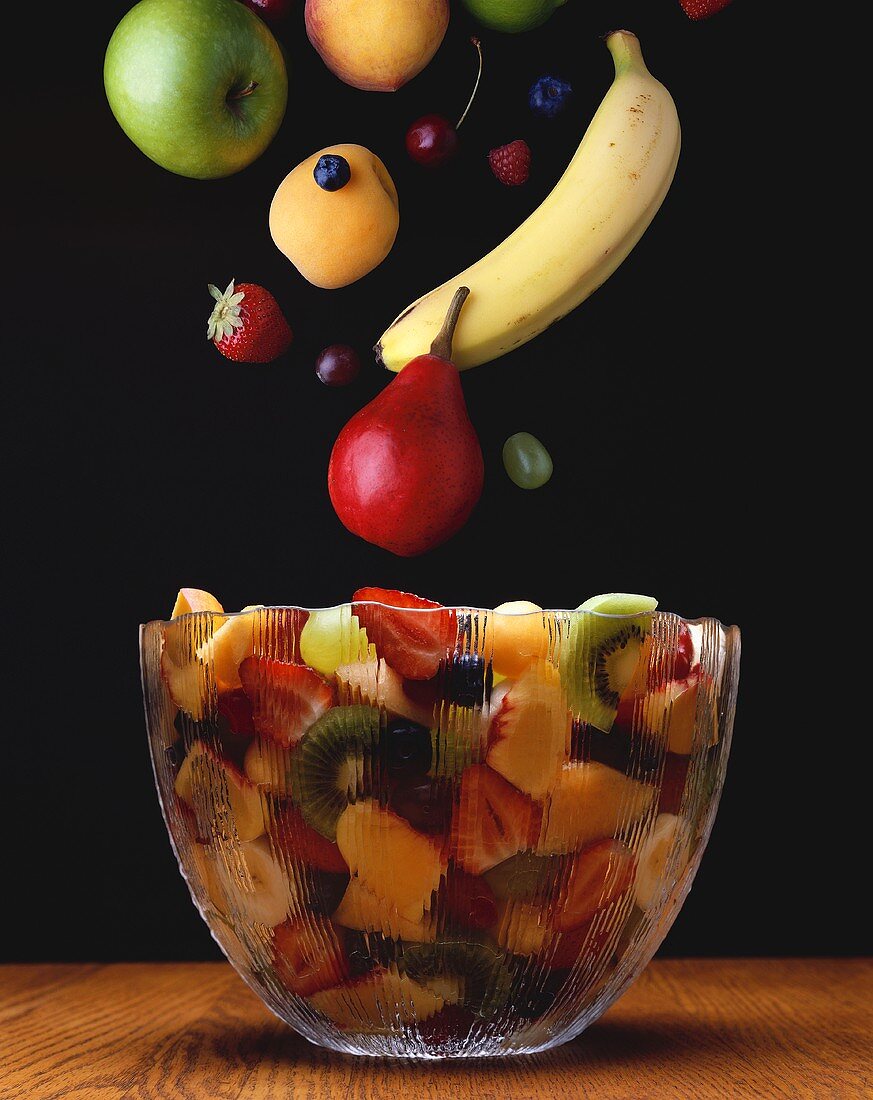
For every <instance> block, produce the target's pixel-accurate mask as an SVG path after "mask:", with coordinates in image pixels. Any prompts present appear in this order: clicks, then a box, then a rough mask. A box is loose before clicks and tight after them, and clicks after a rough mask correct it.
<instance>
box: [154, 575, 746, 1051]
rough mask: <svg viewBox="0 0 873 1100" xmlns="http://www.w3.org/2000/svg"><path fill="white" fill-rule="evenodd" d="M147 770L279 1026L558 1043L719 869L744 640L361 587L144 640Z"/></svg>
mask: <svg viewBox="0 0 873 1100" xmlns="http://www.w3.org/2000/svg"><path fill="white" fill-rule="evenodd" d="M142 654H143V670H144V683H145V691H146V708H147V715H148V723H149V732H150V739H151V746H152V753H153V759H154V763H155V772H156V776H157V781H158V787H159V792H160V795H161V800H162V804H163V808H164V812H165V817H166V820H167V824H168V827H169V830H170V833H171V837H172V840H173V844H174V847H175V849H176V852H177V854H178V857H179V860H180V864H181V867H182V870H183V872H184V874H185V877H186V878H187V880H188V882H189V885H190V887H191V891H192V894H193V897H194V900H195V901H196V903H197V905H198V907H199V908H200V910H201V912H202V914H203V916H204V918H205V919H206V920H207V922H208V924H209V926H210V928H211V930H212V932H213V934H214V936H215V938H216V939H217V940H218V942H219V943H220V945H221V947H222V948H223V949H224V951H225V953H226V954H227V956H228V958H229V959H230V960H231V961H232V962H233V963H234V965H235V966H236V967H237V969H238V970H239V971H240V973H241V974H242V975H243V977H244V978H245V979H246V980H247V981H248V982H249V983H250V984H251V985H253V987H254V988H255V989H256V990H257V992H258V993H259V995H260V996H261V997H262V998H263V999H264V1000H265V1001H266V1003H267V1004H268V1005H269V1006H270V1007H271V1008H272V1009H273V1010H274V1011H275V1012H276V1013H278V1014H279V1015H280V1016H281V1017H282V1018H283V1019H285V1020H287V1021H288V1022H289V1023H290V1024H292V1025H293V1026H294V1027H295V1028H297V1029H298V1030H299V1031H300V1032H302V1033H303V1034H304V1035H306V1036H307V1037H309V1038H310V1039H313V1040H314V1041H316V1042H319V1043H322V1044H324V1045H328V1046H332V1047H334V1048H336V1049H340V1050H347V1051H356V1052H359V1053H370V1054H403V1055H418V1056H428V1055H447V1054H448V1055H465V1054H477V1055H481V1054H496V1053H505V1052H508V1051H515V1050H526V1051H530V1050H537V1049H544V1048H545V1047H547V1046H551V1045H553V1044H554V1043H556V1042H559V1041H562V1040H563V1039H566V1038H569V1037H571V1036H572V1035H573V1034H576V1033H578V1032H579V1031H581V1030H582V1028H583V1027H584V1026H586V1024H587V1023H589V1022H590V1021H591V1020H592V1019H594V1018H595V1017H596V1016H597V1015H599V1014H600V1012H602V1011H603V1010H604V1008H605V1007H606V1006H607V1005H608V1004H609V1003H610V1002H611V1001H612V1000H613V999H614V998H615V997H616V996H617V995H618V994H619V993H620V992H621V990H622V989H623V988H624V987H625V986H626V985H627V984H628V982H629V981H630V980H632V979H633V977H634V976H635V975H636V974H637V973H638V972H639V971H640V970H641V969H642V967H643V966H644V965H645V963H646V962H647V961H648V959H649V957H650V956H651V954H652V953H653V952H654V950H655V949H656V947H657V945H658V943H660V941H661V940H662V939H663V936H664V935H665V934H666V932H667V929H668V928H669V925H670V923H671V922H672V919H673V917H674V916H675V913H676V911H677V910H678V907H679V904H680V903H681V901H682V899H683V898H684V895H685V892H687V890H688V888H689V886H690V883H691V879H692V877H693V874H694V871H695V869H696V866H697V862H698V860H699V858H700V855H701V853H702V849H703V846H704V844H705V840H706V837H707V835H708V831H709V828H710V826H711V823H712V818H713V815H714V812H715V806H716V803H717V799H718V794H719V791H720V787H721V783H722V780H723V776H724V767H725V763H726V754H727V747H728V742H729V739H730V732H731V724H732V718H733V702H734V696H735V690H736V669H737V658H738V640H737V636H736V631H735V628H730V629H728V628H725V627H722V626H721V625H720V624H719V623H717V622H716V621H715V620H712V619H705V620H698V621H686V620H684V619H681V618H679V617H678V616H676V615H672V614H666V613H663V612H659V611H657V610H656V602H655V601H654V600H653V599H650V598H648V597H644V596H633V595H628V594H616V593H612V594H608V595H605V596H598V597H594V598H593V599H591V600H589V601H586V603H584V604H582V605H581V606H580V607H579V608H578V609H577V610H575V611H548V610H543V609H542V608H540V607H538V606H537V605H536V604H532V603H529V602H526V601H516V602H513V603H507V604H503V605H501V606H500V607H498V608H496V609H494V610H493V611H491V610H484V609H475V608H458V607H446V606H443V605H441V604H438V603H435V602H433V601H430V600H426V599H422V598H420V597H418V596H414V595H410V594H408V593H403V592H397V591H389V590H385V589H381V588H361V589H359V590H358V591H357V592H355V593H354V595H353V597H352V599H351V601H350V602H349V603H347V604H343V605H341V606H338V607H334V608H329V609H322V610H315V611H306V610H304V609H302V608H298V607H263V606H260V605H256V606H252V607H249V608H246V609H245V610H244V611H242V612H239V613H236V614H229V613H226V612H225V611H224V609H223V607H222V606H221V604H220V603H219V602H218V600H217V599H216V598H215V597H213V596H212V595H210V594H209V593H206V592H202V591H199V590H195V589H183V590H182V591H181V592H180V593H179V597H178V599H177V601H176V605H175V607H174V608H173V612H172V615H171V618H170V619H169V620H168V621H165V622H156V623H150V624H149V625H148V626H146V627H144V628H143V634H142Z"/></svg>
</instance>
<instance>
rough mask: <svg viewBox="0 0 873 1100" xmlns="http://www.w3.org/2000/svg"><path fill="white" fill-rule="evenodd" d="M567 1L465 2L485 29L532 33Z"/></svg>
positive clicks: (485, 0)
mask: <svg viewBox="0 0 873 1100" xmlns="http://www.w3.org/2000/svg"><path fill="white" fill-rule="evenodd" d="M566 2H567V0H464V3H465V4H466V6H467V7H468V8H469V10H470V11H471V12H472V13H473V15H475V17H476V18H477V19H478V20H479V22H480V23H482V25H483V26H485V27H491V29H492V30H495V31H509V32H510V33H513V34H516V33H518V32H519V31H530V30H533V28H534V27H539V26H540V25H541V24H543V23H545V21H546V20H547V19H548V18H549V16H550V15H551V14H552V13H553V12H554V11H555V9H556V8H559V7H561V5H562V4H565V3H566Z"/></svg>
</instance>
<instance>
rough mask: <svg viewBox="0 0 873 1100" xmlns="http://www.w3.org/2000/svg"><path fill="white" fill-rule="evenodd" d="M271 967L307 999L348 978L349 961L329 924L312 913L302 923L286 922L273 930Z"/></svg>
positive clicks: (299, 994) (292, 988)
mask: <svg viewBox="0 0 873 1100" xmlns="http://www.w3.org/2000/svg"><path fill="white" fill-rule="evenodd" d="M273 965H274V967H275V968H276V974H277V976H278V977H279V980H280V981H281V982H282V983H283V985H284V986H285V987H286V988H287V989H289V990H290V991H291V992H292V993H296V994H298V996H301V997H309V996H311V995H312V994H313V993H317V992H318V991H319V990H321V989H330V988H331V987H332V986H335V985H340V984H341V983H342V982H343V981H345V979H346V978H347V977H348V976H349V962H348V958H347V957H346V953H345V951H344V950H343V948H342V946H341V944H340V941H339V939H338V937H337V934H336V930H335V929H334V927H333V925H332V924H331V923H330V921H328V920H326V919H325V918H324V917H321V916H318V915H317V914H315V913H309V914H308V915H307V917H306V919H305V920H287V921H285V923H284V924H280V925H279V926H278V928H275V929H274V930H273Z"/></svg>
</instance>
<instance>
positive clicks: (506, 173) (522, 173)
mask: <svg viewBox="0 0 873 1100" xmlns="http://www.w3.org/2000/svg"><path fill="white" fill-rule="evenodd" d="M488 163H489V164H490V165H491V171H492V172H493V173H494V175H495V176H496V177H497V178H498V179H499V180H500V182H501V183H505V184H506V186H507V187H518V186H519V185H520V184H522V183H526V182H527V177H528V176H529V175H530V146H529V145H528V143H527V142H526V141H511V142H510V143H509V144H508V145H501V146H499V148H497V149H492V150H491V152H490V153H489V154H488Z"/></svg>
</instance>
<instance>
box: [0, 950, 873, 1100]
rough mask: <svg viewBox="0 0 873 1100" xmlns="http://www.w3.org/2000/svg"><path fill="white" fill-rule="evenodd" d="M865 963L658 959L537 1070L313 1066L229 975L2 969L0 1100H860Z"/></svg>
mask: <svg viewBox="0 0 873 1100" xmlns="http://www.w3.org/2000/svg"><path fill="white" fill-rule="evenodd" d="M871 1046H873V960H853V959H840V960H810V959H805V960H804V959H746V960H717V959H696V960H656V961H655V962H653V963H652V964H651V965H650V966H649V968H648V970H646V972H645V973H644V974H643V976H642V977H641V978H640V979H639V981H638V982H637V983H636V985H635V986H633V987H632V988H631V989H630V991H629V992H628V993H626V994H625V996H624V997H623V998H622V999H621V1000H620V1001H619V1002H618V1003H617V1004H616V1005H615V1006H613V1008H612V1009H610V1011H609V1012H607V1013H606V1015H605V1016H603V1017H602V1018H601V1019H600V1020H599V1021H598V1022H597V1023H596V1024H594V1025H593V1026H592V1027H591V1028H589V1030H588V1031H587V1032H585V1033H584V1034H583V1035H581V1036H580V1037H579V1038H578V1039H576V1040H574V1041H573V1042H571V1043H568V1044H566V1045H564V1046H562V1047H558V1048H557V1049H555V1050H552V1051H549V1052H547V1053H546V1054H539V1055H533V1056H529V1057H510V1058H502V1059H492V1060H487V1061H457V1062H450V1063H441V1064H440V1063H435V1062H392V1061H380V1060H377V1059H369V1058H367V1059H361V1058H353V1057H350V1056H341V1055H337V1054H331V1053H329V1052H327V1051H322V1050H320V1049H318V1048H317V1047H314V1046H311V1045H310V1044H309V1043H307V1042H306V1041H305V1040H304V1039H301V1038H300V1037H299V1036H297V1035H296V1034H295V1033H294V1032H293V1031H291V1030H290V1029H289V1028H288V1027H286V1026H285V1025H284V1024H282V1023H281V1022H280V1021H279V1020H277V1019H276V1018H275V1017H273V1016H271V1015H270V1014H269V1013H268V1012H267V1010H266V1009H265V1008H264V1006H263V1005H262V1004H261V1003H260V1001H259V1000H258V999H257V998H256V997H255V995H254V994H253V993H251V992H250V991H249V990H248V989H247V988H246V986H245V985H243V983H242V982H241V981H240V979H239V978H237V977H236V975H235V974H234V973H233V972H232V970H231V969H230V967H229V966H228V965H226V964H225V963H185V964H177V963H161V964H113V965H91V966H70V965H65V966H52V965H38V966H5V967H0V1100H61V1098H63V1100H272V1098H274V1097H275V1098H276V1100H279V1098H282V1100H286V1098H292V1097H294V1098H296V1097H301V1098H303V1097H305V1098H307V1100H381V1098H391V1100H455V1098H458V1100H474V1098H475V1100H540V1098H543V1100H546V1098H548V1100H552V1098H553V1097H558V1098H561V1100H563V1098H565V1097H566V1098H568V1100H569V1098H576V1097H580V1098H588V1097H591V1098H595V1097H596V1098H597V1100H661V1098H662V1097H664V1098H675V1100H709V1098H710V1097H712V1098H715V1097H718V1100H744V1098H746V1097H748V1098H754V1100H769V1098H782V1097H786V1098H787V1097H790V1098H795V1097H810V1098H814V1100H823V1098H832V1097H833V1098H836V1100H856V1098H865V1097H873V1059H871Z"/></svg>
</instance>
